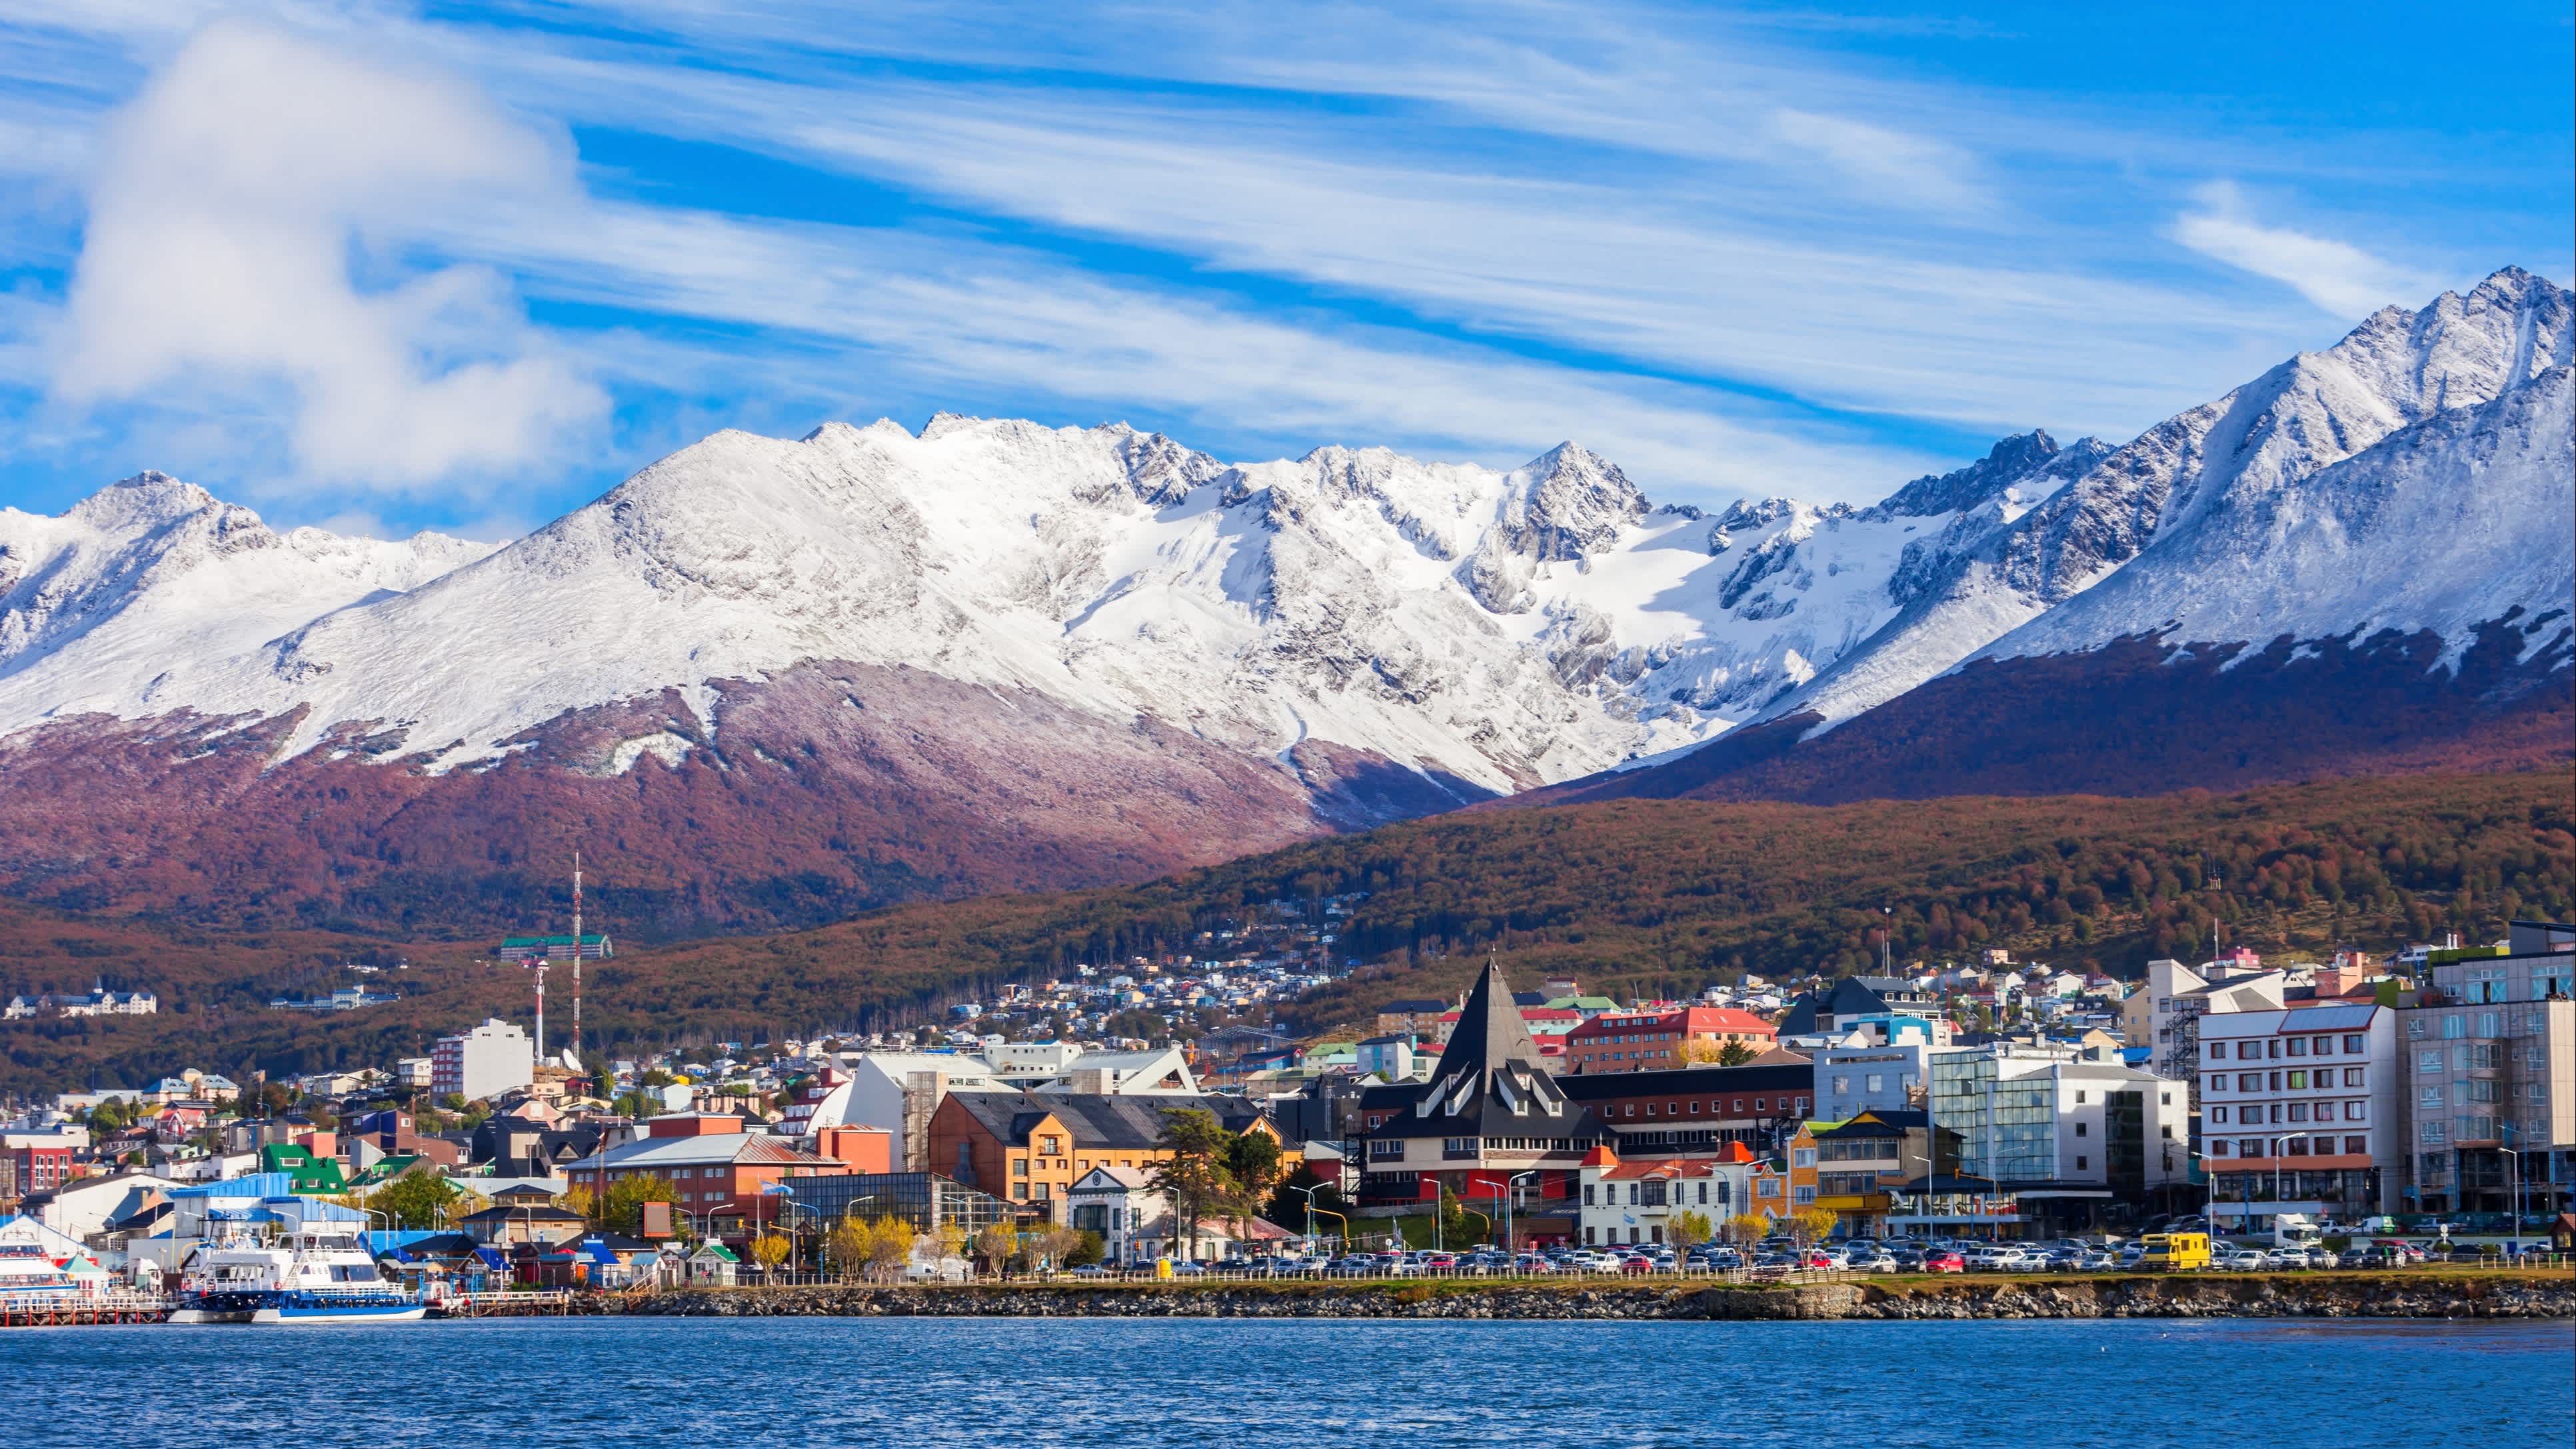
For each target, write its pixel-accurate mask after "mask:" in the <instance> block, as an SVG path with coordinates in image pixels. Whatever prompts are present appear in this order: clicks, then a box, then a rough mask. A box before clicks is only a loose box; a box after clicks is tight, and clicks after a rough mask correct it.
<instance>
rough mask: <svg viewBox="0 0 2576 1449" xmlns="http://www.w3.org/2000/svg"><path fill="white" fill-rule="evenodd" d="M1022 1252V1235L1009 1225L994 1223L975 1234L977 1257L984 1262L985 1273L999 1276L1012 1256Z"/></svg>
mask: <svg viewBox="0 0 2576 1449" xmlns="http://www.w3.org/2000/svg"><path fill="white" fill-rule="evenodd" d="M1019 1250H1020V1235H1019V1234H1018V1233H1016V1232H1014V1231H1012V1230H1011V1228H1010V1226H1009V1225H1008V1224H1007V1223H992V1224H989V1225H987V1226H986V1227H984V1228H983V1229H982V1230H981V1231H979V1232H977V1233H976V1234H975V1256H976V1257H978V1258H981V1259H983V1260H984V1267H985V1271H987V1272H990V1273H995V1274H998V1273H1000V1272H1001V1271H1002V1265H1003V1264H1005V1263H1008V1262H1009V1261H1011V1255H1012V1254H1013V1253H1016V1252H1018V1251H1019Z"/></svg>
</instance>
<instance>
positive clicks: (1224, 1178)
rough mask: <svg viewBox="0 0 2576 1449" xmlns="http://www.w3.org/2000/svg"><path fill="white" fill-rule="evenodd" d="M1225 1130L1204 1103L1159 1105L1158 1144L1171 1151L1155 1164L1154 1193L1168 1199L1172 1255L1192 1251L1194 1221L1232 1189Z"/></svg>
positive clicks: (1220, 1204) (1220, 1202)
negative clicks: (1176, 1245)
mask: <svg viewBox="0 0 2576 1449" xmlns="http://www.w3.org/2000/svg"><path fill="white" fill-rule="evenodd" d="M1228 1136H1229V1134H1228V1133H1227V1132H1226V1130H1225V1127H1224V1125H1223V1124H1221V1123H1219V1122H1218V1121H1217V1120H1216V1114H1215V1113H1214V1112H1210V1111H1208V1110H1207V1109H1206V1108H1204V1107H1166V1108H1164V1109H1163V1135H1162V1145H1163V1146H1164V1148H1165V1149H1166V1150H1168V1151H1169V1152H1170V1153H1171V1154H1172V1155H1171V1156H1170V1157H1168V1158H1165V1159H1164V1160H1162V1161H1160V1162H1157V1163H1155V1164H1154V1171H1153V1175H1152V1177H1151V1179H1150V1180H1151V1182H1152V1185H1153V1188H1154V1190H1155V1191H1157V1192H1159V1193H1161V1194H1163V1195H1164V1196H1165V1197H1166V1198H1168V1199H1170V1201H1171V1204H1172V1223H1173V1227H1174V1236H1176V1237H1178V1238H1179V1239H1180V1249H1179V1252H1178V1254H1177V1256H1179V1257H1181V1258H1184V1259H1186V1258H1190V1257H1192V1256H1194V1255H1195V1252H1196V1249H1197V1246H1198V1238H1199V1223H1200V1222H1201V1221H1203V1220H1204V1219H1206V1218H1207V1217H1208V1215H1209V1214H1210V1213H1211V1212H1217V1211H1222V1210H1223V1209H1224V1207H1225V1205H1226V1201H1227V1198H1228V1197H1229V1195H1230V1191H1231V1189H1232V1187H1233V1181H1232V1179H1231V1177H1230V1176H1229V1175H1228V1174H1227V1172H1226V1170H1225V1159H1226V1149H1227V1148H1228V1147H1229V1146H1230V1145H1231V1144H1230V1142H1229V1141H1228Z"/></svg>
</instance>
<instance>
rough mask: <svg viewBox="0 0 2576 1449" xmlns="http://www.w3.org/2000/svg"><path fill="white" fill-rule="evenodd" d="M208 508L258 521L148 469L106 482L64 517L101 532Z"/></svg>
mask: <svg viewBox="0 0 2576 1449" xmlns="http://www.w3.org/2000/svg"><path fill="white" fill-rule="evenodd" d="M208 510H221V511H222V512H223V513H224V514H225V516H226V522H228V523H231V524H235V525H247V524H256V523H258V522H259V515H258V514H256V513H253V512H251V511H250V510H249V509H247V508H243V507H241V506H240V505H238V504H232V503H226V502H224V501H223V500H222V499H219V498H217V497H216V496H215V495H213V494H212V493H209V492H207V491H206V490H205V489H203V488H200V487H198V486H197V485H196V484H194V483H186V482H182V481H180V480H179V479H177V478H173V477H171V476H170V475H169V474H167V473H161V472H154V471H148V470H147V471H145V472H141V473H137V474H135V475H134V476H133V477H131V478H120V479H118V480H117V481H115V482H113V483H110V484H108V485H107V486H106V487H104V488H101V489H100V490H98V491H97V492H96V493H93V494H91V495H90V496H88V497H87V498H84V499H82V500H81V501H80V502H78V503H75V504H73V505H72V506H71V507H69V508H67V509H65V510H63V517H65V518H68V519H70V520H72V521H74V522H76V523H82V524H86V525H88V526H89V527H91V528H94V529H97V530H99V531H100V532H102V533H144V532H149V531H150V530H152V529H156V528H161V527H164V526H166V525H168V524H171V523H175V522H177V521H179V520H180V519H182V518H186V517H189V516H190V515H192V514H198V513H204V512H207V511H208Z"/></svg>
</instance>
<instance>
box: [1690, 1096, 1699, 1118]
mask: <svg viewBox="0 0 2576 1449" xmlns="http://www.w3.org/2000/svg"><path fill="white" fill-rule="evenodd" d="M1690 1114H1691V1115H1692V1116H1694V1117H1696V1116H1698V1115H1699V1099H1698V1098H1697V1097H1693V1098H1691V1104H1690Z"/></svg>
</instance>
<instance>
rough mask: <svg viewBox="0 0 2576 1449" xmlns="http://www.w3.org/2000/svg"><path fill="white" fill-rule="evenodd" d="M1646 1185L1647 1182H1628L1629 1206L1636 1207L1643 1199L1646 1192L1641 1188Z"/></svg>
mask: <svg viewBox="0 0 2576 1449" xmlns="http://www.w3.org/2000/svg"><path fill="white" fill-rule="evenodd" d="M1644 1186H1645V1184H1643V1183H1636V1182H1632V1183H1630V1184H1628V1206H1630V1207H1635V1206H1637V1205H1638V1203H1639V1202H1640V1201H1641V1200H1642V1199H1643V1197H1644V1194H1643V1193H1642V1192H1641V1191H1640V1189H1641V1188H1643V1187H1644Z"/></svg>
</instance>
